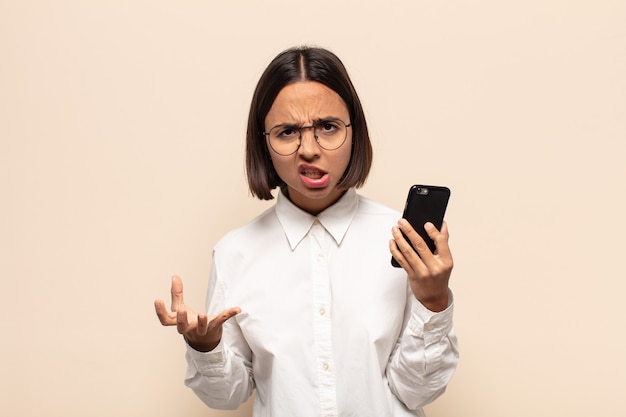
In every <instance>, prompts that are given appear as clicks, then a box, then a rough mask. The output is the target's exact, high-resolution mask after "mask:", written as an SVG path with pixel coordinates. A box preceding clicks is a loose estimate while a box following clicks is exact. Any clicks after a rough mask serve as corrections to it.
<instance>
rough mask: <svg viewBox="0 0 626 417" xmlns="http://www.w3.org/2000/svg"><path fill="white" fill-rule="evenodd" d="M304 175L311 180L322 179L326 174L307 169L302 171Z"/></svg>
mask: <svg viewBox="0 0 626 417" xmlns="http://www.w3.org/2000/svg"><path fill="white" fill-rule="evenodd" d="M302 175H304V176H305V177H309V178H315V179H319V178H322V176H323V175H324V174H322V173H321V172H320V171H316V170H309V169H305V170H304V171H302Z"/></svg>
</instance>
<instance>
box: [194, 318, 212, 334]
mask: <svg viewBox="0 0 626 417" xmlns="http://www.w3.org/2000/svg"><path fill="white" fill-rule="evenodd" d="M208 328H209V317H208V316H207V315H206V314H198V327H197V328H196V333H197V334H198V336H204V335H206V334H207V330H208Z"/></svg>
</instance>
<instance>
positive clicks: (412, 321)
mask: <svg viewBox="0 0 626 417" xmlns="http://www.w3.org/2000/svg"><path fill="white" fill-rule="evenodd" d="M409 294H410V299H409V303H408V306H407V314H408V317H407V318H406V319H405V321H406V325H405V327H404V329H403V331H402V333H401V334H400V337H399V338H398V342H397V344H396V347H395V349H394V352H393V353H392V355H391V358H390V360H389V364H388V366H387V372H386V373H387V379H388V381H389V386H390V388H391V390H392V392H393V393H394V394H395V395H396V397H398V399H399V400H400V401H402V402H403V403H404V404H405V405H406V407H407V408H409V409H411V410H417V409H419V408H422V407H423V406H425V405H427V404H429V403H431V402H433V401H434V400H435V399H436V398H437V397H439V396H440V395H441V394H443V393H444V391H445V389H446V386H447V384H448V382H449V381H450V378H452V374H453V373H454V370H455V369H456V365H457V363H458V360H459V349H458V343H457V338H456V335H455V332H454V326H453V324H452V315H453V309H454V301H453V297H452V293H450V297H449V300H450V301H449V304H448V307H447V308H446V309H445V310H444V311H442V312H439V313H434V312H432V311H430V310H428V309H426V307H424V306H423V305H422V304H421V303H420V302H419V301H417V300H416V299H415V297H414V296H413V294H412V293H411V292H410V291H409Z"/></svg>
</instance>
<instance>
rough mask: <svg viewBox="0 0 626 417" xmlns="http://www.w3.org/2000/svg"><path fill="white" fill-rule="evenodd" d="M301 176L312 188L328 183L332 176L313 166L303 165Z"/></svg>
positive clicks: (305, 183)
mask: <svg viewBox="0 0 626 417" xmlns="http://www.w3.org/2000/svg"><path fill="white" fill-rule="evenodd" d="M299 172H300V178H301V180H302V182H303V183H304V185H306V186H307V187H310V188H322V187H325V186H326V185H328V182H329V181H330V177H329V175H328V173H327V172H325V171H322V170H321V169H317V168H316V167H313V166H301V167H300V171H299Z"/></svg>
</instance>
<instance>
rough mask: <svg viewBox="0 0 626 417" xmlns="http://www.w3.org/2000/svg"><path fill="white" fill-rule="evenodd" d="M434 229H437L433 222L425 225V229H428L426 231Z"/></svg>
mask: <svg viewBox="0 0 626 417" xmlns="http://www.w3.org/2000/svg"><path fill="white" fill-rule="evenodd" d="M434 227H435V226H434V225H433V224H432V223H431V222H426V223H425V224H424V229H426V230H430V229H432V228H434Z"/></svg>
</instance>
